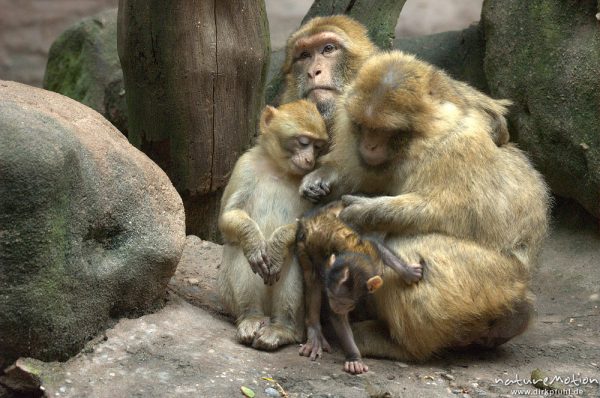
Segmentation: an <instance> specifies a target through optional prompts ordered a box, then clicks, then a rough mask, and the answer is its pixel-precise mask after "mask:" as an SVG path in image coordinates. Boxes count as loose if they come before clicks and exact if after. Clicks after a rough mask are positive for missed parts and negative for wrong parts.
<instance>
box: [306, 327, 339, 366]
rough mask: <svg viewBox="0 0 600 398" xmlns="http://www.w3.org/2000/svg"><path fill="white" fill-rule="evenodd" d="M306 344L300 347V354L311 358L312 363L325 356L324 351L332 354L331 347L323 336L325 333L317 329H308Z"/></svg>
mask: <svg viewBox="0 0 600 398" xmlns="http://www.w3.org/2000/svg"><path fill="white" fill-rule="evenodd" d="M307 335H308V338H307V339H306V343H304V344H302V346H300V350H299V351H298V353H299V354H300V355H302V356H304V357H310V360H311V361H314V360H316V359H317V358H320V357H321V356H323V351H326V352H331V346H330V345H329V343H328V342H327V340H326V339H325V336H323V333H321V331H320V330H319V329H317V328H315V327H310V326H309V327H307Z"/></svg>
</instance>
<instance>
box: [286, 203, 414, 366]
mask: <svg viewBox="0 0 600 398" xmlns="http://www.w3.org/2000/svg"><path fill="white" fill-rule="evenodd" d="M342 209H343V204H342V203H341V202H334V203H330V204H329V205H327V206H324V207H322V208H319V209H315V210H313V211H311V212H309V214H307V215H305V216H304V217H303V218H302V219H300V220H299V222H298V232H297V233H296V255H297V257H298V261H299V262H300V265H301V267H302V271H303V273H304V285H305V299H306V328H307V336H308V337H307V342H306V343H305V344H304V345H302V347H301V348H300V355H303V356H307V357H310V359H311V360H313V361H314V360H315V359H316V358H318V357H320V356H321V355H322V352H323V351H329V349H330V347H329V344H328V342H327V340H326V339H325V337H324V336H323V333H322V329H321V322H320V310H321V294H322V292H323V290H324V286H325V282H326V280H327V287H328V289H327V292H328V293H329V286H330V285H331V284H330V282H329V281H330V280H331V279H332V276H333V275H334V274H331V273H328V272H327V267H326V264H328V262H329V261H331V260H330V259H331V258H335V255H336V254H337V255H338V257H339V258H342V259H352V261H349V263H351V264H352V267H353V268H352V275H355V276H357V277H355V278H353V279H352V280H353V281H358V283H359V284H358V285H354V286H352V288H351V289H347V293H348V297H343V295H340V294H339V292H340V289H343V287H342V288H340V289H335V293H336V294H335V295H333V296H331V295H330V296H329V297H330V299H329V306H330V308H331V309H332V311H333V314H332V317H331V318H332V323H333V324H334V327H335V329H336V332H337V333H338V337H339V339H340V342H341V344H342V347H343V349H344V352H345V353H346V357H347V361H346V363H345V365H344V369H345V370H346V371H348V372H351V373H362V372H363V371H367V368H366V366H363V364H362V362H361V360H360V353H359V352H358V350H357V349H355V348H356V345H355V344H354V340H353V338H352V332H351V331H350V329H349V327H347V326H348V312H350V311H351V310H353V309H354V307H355V305H356V303H357V302H358V300H359V298H361V297H362V292H363V289H362V287H363V286H362V284H361V283H362V280H359V278H358V275H372V276H373V278H371V279H369V281H368V282H369V284H376V283H377V281H378V280H381V278H380V277H379V276H377V277H376V278H375V275H379V274H383V267H384V265H387V266H388V267H390V268H392V269H393V270H394V272H396V274H397V275H399V276H400V278H401V279H402V280H403V281H404V282H405V283H407V284H410V283H413V282H416V281H418V280H419V279H420V278H421V276H422V265H421V264H420V263H416V264H411V265H409V264H407V263H405V262H403V261H401V260H400V259H399V258H398V257H397V256H395V255H394V254H393V253H392V252H391V251H390V250H389V249H387V248H386V247H385V246H384V245H383V244H382V243H381V242H380V241H378V240H377V239H375V238H366V237H361V236H359V235H358V234H357V233H356V231H354V230H353V229H352V228H350V227H349V226H348V225H347V224H345V223H344V222H343V221H341V220H340V219H339V218H338V215H339V212H340V211H341V210H342ZM332 256H333V257H332ZM346 276H348V275H346ZM346 279H348V278H346ZM366 286H367V284H364V287H365V288H366Z"/></svg>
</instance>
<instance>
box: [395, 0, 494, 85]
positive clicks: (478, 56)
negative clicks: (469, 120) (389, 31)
mask: <svg viewBox="0 0 600 398" xmlns="http://www.w3.org/2000/svg"><path fill="white" fill-rule="evenodd" d="M407 4H408V3H407ZM394 49H397V50H402V51H405V52H408V53H411V54H415V55H416V56H417V57H418V58H419V59H422V60H423V61H427V62H429V63H431V64H433V65H435V66H437V67H438V68H442V69H444V70H445V71H446V72H447V73H448V74H449V75H450V76H452V77H453V78H454V79H458V80H462V81H464V82H467V83H469V84H470V85H472V86H473V87H475V88H477V89H478V90H481V91H483V92H485V93H488V92H489V89H488V84H487V81H486V78H485V73H484V71H483V58H484V56H485V39H484V37H483V32H482V30H481V27H480V24H474V25H471V26H469V27H468V28H466V29H464V30H459V31H451V32H443V33H436V34H433V35H427V36H416V37H400V38H397V39H396V40H394Z"/></svg>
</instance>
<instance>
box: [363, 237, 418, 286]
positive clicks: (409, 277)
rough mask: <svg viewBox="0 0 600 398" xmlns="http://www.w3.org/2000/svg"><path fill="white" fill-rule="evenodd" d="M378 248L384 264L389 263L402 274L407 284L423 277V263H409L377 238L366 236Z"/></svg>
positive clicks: (388, 264) (389, 265)
mask: <svg viewBox="0 0 600 398" xmlns="http://www.w3.org/2000/svg"><path fill="white" fill-rule="evenodd" d="M366 240H368V241H370V242H371V243H372V244H373V245H374V246H375V249H376V250H377V253H378V254H379V257H381V261H382V262H383V264H385V265H387V266H388V267H390V268H391V269H393V270H394V271H396V272H397V273H398V275H400V277H401V278H402V280H403V281H404V282H406V283H407V284H411V283H413V282H418V281H420V280H421V279H422V278H423V265H422V264H421V263H416V264H408V262H407V261H405V260H404V259H403V258H401V257H400V256H398V255H397V254H396V253H394V252H393V251H391V250H390V249H389V248H388V247H387V246H386V245H384V244H383V243H381V242H378V241H377V240H375V239H370V238H366Z"/></svg>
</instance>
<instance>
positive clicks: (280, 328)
mask: <svg viewBox="0 0 600 398" xmlns="http://www.w3.org/2000/svg"><path fill="white" fill-rule="evenodd" d="M295 342H296V338H295V333H294V330H293V328H292V327H290V326H285V325H281V324H276V323H271V324H269V325H266V326H265V327H263V328H261V329H260V330H259V331H258V332H257V333H256V336H255V337H254V341H253V342H252V347H254V348H256V349H258V350H265V351H272V350H275V349H277V347H280V346H282V345H285V344H291V343H295Z"/></svg>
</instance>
